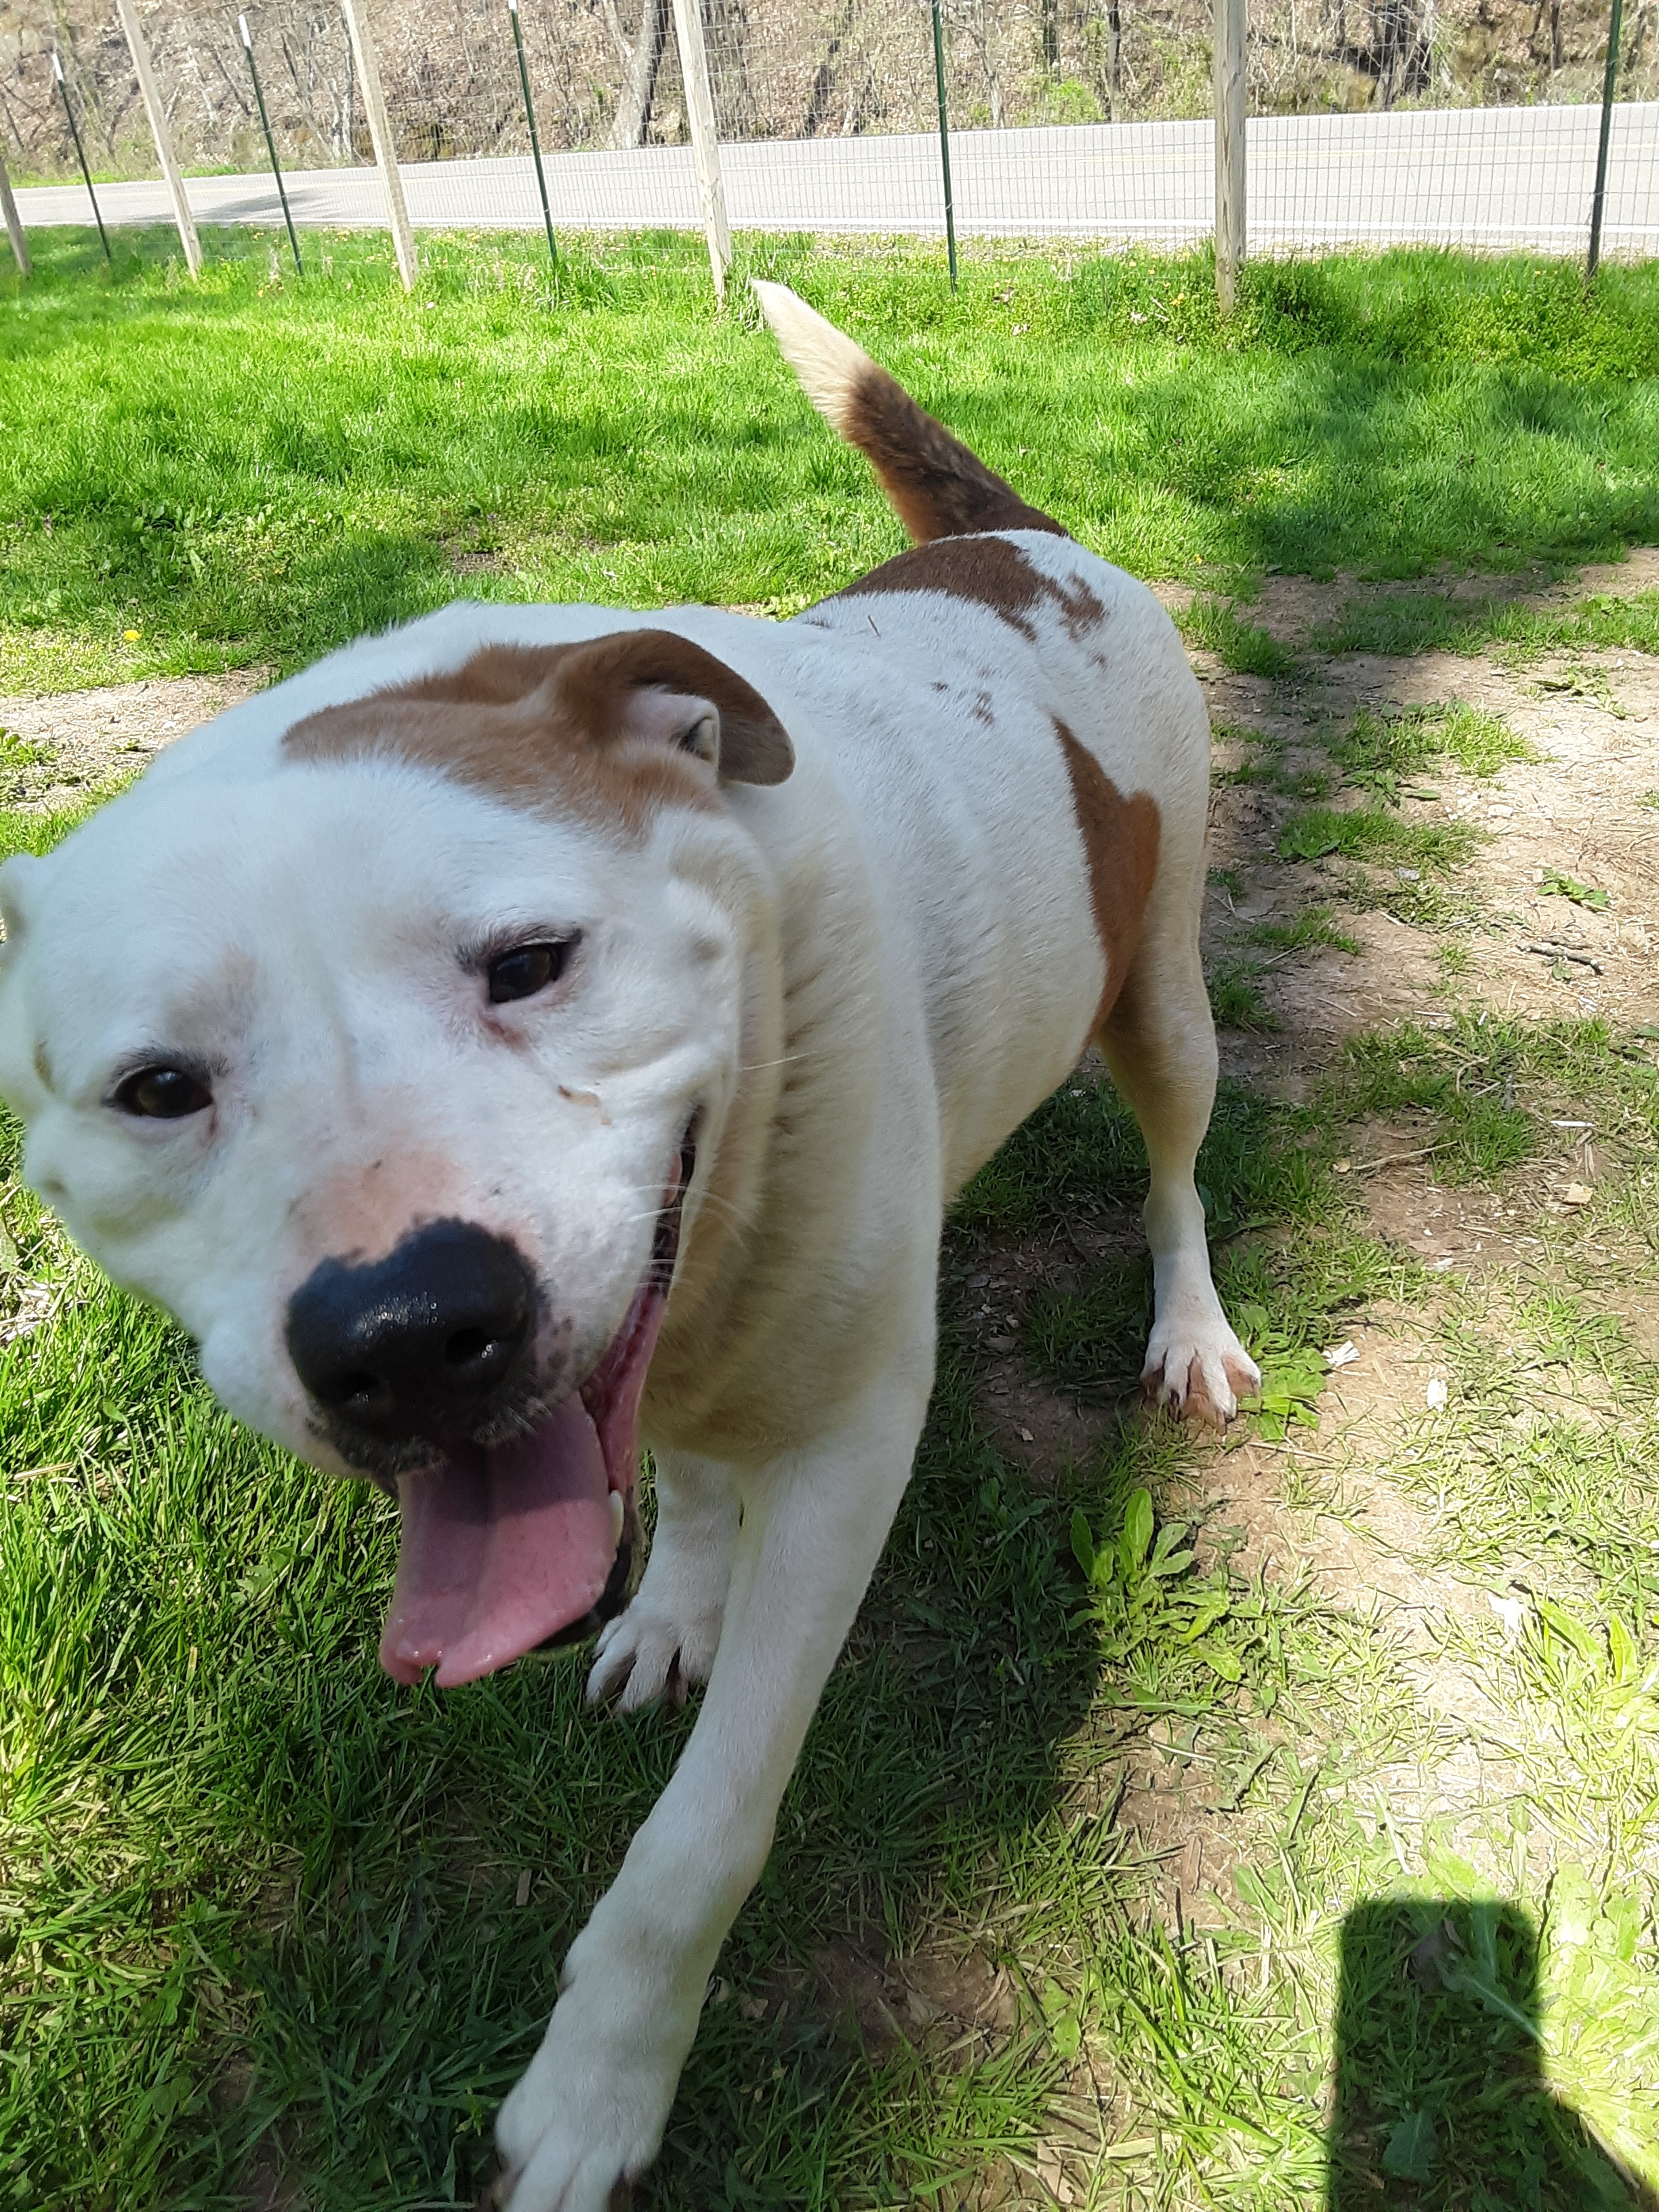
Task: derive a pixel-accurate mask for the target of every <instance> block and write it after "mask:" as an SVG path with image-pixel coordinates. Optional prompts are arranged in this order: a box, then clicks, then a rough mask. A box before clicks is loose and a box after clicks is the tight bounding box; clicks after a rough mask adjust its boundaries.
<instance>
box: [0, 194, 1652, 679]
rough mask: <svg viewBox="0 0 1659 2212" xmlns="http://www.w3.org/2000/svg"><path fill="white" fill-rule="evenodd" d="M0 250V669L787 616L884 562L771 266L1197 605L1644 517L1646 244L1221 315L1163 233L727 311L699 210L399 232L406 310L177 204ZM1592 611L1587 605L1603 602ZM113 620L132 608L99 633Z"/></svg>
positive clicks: (1396, 570)
mask: <svg viewBox="0 0 1659 2212" xmlns="http://www.w3.org/2000/svg"><path fill="white" fill-rule="evenodd" d="M39 245H40V252H39V253H38V256H37V264H36V275H35V277H34V278H33V280H32V281H31V283H28V284H27V286H24V285H21V284H20V283H18V281H17V280H16V278H15V276H12V275H10V274H9V273H5V274H0V297H3V300H4V312H5V313H6V316H7V321H8V340H9V343H8V347H7V349H6V353H5V356H4V358H3V360H0V425H3V437H0V525H3V535H0V654H3V657H4V662H5V668H6V678H5V681H6V683H7V684H9V685H11V686H12V687H13V688H21V687H25V686H29V685H40V686H46V687H50V686H52V685H54V684H77V683H92V682H99V681H108V680H115V679H118V678H125V677H132V676H139V675H148V674H152V673H158V672H166V671H180V670H187V669H210V670H211V669H216V668H219V667H222V666H224V665H228V664H246V663H267V664H270V665H274V666H276V667H277V668H279V669H283V670H287V669H291V668H294V667H295V666H298V665H301V663H303V662H304V661H306V660H307V659H310V658H312V657H313V656H314V655H315V654H316V653H319V652H320V651H321V650H323V649H324V648H325V647H329V646H331V645H334V644H336V643H338V642H339V641H342V640H343V639H345V638H349V637H350V636H352V635H355V634H356V633H357V632H358V631H360V630H362V629H366V628H368V627H372V626H373V625H374V624H377V623H385V622H387V621H390V620H392V619H394V618H396V617H403V616H409V615H413V614H417V613H420V612H422V611H426V610H427V609H428V608H430V607H433V606H435V605H440V604H441V603H442V602H444V601H445V600H447V599H450V598H452V597H453V596H455V595H456V594H457V593H458V592H462V591H466V592H472V593H474V594H480V593H481V594H483V595H484V596H488V597H505V598H532V597H533V598H548V599H597V600H600V601H608V602H621V603H623V604H629V605H647V606H648V605H659V604H662V603H664V602H665V601H669V600H673V599H711V600H719V601H724V602H738V603H744V604H755V603H760V604H773V605H778V606H781V607H783V608H785V609H788V608H790V607H793V606H795V605H800V604H802V603H803V602H804V601H805V600H806V599H811V598H812V597H815V596H817V595H818V594H820V593H822V592H826V591H830V590H833V589H835V588H836V586H839V585H840V584H842V583H843V582H844V581H845V580H847V578H848V576H849V575H850V574H854V573H855V572H856V571H858V570H859V569H861V568H866V567H868V566H870V565H871V564H872V563H873V562H876V561H878V560H879V559H881V558H882V557H884V556H885V555H887V554H890V553H891V552H892V551H894V550H896V549H897V547H898V546H899V544H900V543H901V542H902V538H901V532H900V531H899V528H898V526H897V524H896V521H895V520H894V519H893V518H892V516H891V515H890V513H889V512H888V510H887V509H886V507H885V506H884V502H883V501H881V499H880V497H879V495H878V493H877V492H876V491H875V490H874V489H873V487H872V483H871V482H870V480H869V477H868V474H867V471H866V470H865V468H864V465H863V464H862V463H861V462H860V461H859V460H858V459H857V458H856V456H854V455H853V454H851V453H848V452H846V451H844V450H842V449H841V448H839V447H837V446H836V442H835V441H834V440H833V439H832V438H830V436H829V435H828V433H827V432H826V431H825V430H824V429H823V427H822V426H821V425H820V424H819V423H818V422H817V421H816V419H815V418H814V417H813V416H811V413H810V411H809V410H808V409H807V408H806V406H805V403H804V402H803V401H802V399H801V398H800V397H799V393H798V392H797V391H796V390H795V388H794V386H793V380H792V379H791V378H790V376H789V374H788V373H787V370H786V369H785V368H784V367H783V365H782V364H781V362H780V361H779V360H778V358H777V356H776V353H775V349H774V348H773V347H772V345H771V343H770V342H769V339H768V338H766V337H764V336H763V334H762V332H761V331H760V329H759V327H758V325H757V319H756V317H755V315H754V313H753V311H752V308H751V307H750V306H749V305H748V304H747V301H746V295H744V290H743V285H742V282H741V280H742V277H743V276H744V274H746V273H747V271H748V270H750V269H752V270H757V271H760V272H763V273H769V274H772V275H775V276H780V277H782V278H784V279H786V280H788V281H791V282H793V283H798V284H799V285H800V287H801V288H802V289H803V290H804V291H805V292H806V294H807V295H809V296H811V298H812V299H813V300H814V301H816V302H817V304H819V305H820V306H822V307H823V308H824V310H825V311H826V312H827V313H829V314H831V315H833V316H836V317H838V318H839V319H841V320H842V322H843V323H844V324H846V325H848V327H849V328H850V329H851V330H852V331H854V334H855V335H856V336H858V337H860V339H861V340H863V341H864V342H865V343H867V344H869V345H870V346H872V348H873V349H875V350H876V351H877V352H878V353H879V354H880V355H881V356H882V357H883V358H884V360H885V361H887V362H890V365H891V366H892V367H893V368H894V369H895V370H896V373H897V374H899V375H900V376H901V377H902V378H903V379H904V380H906V381H907V382H908V383H909V384H910V385H911V386H913V387H914V388H915V390H916V392H918V393H919V394H920V396H921V398H923V400H924V401H925V402H926V403H927V404H929V405H931V406H933V407H935V408H937V409H938V410H939V411H940V412H941V413H942V414H943V415H945V417H946V418H947V419H948V420H949V421H950V422H951V424H952V425H953V427H955V428H957V429H958V430H960V431H961V433H962V434H963V436H965V437H966V438H967V439H969V441H970V442H971V443H973V444H974V445H975V447H977V448H978V449H979V450H981V452H983V453H984V454H985V455H986V457H987V459H989V460H990V461H991V462H992V463H993V464H994V465H995V466H997V467H998V468H1000V469H1002V470H1004V471H1006V472H1007V473H1008V474H1009V475H1010V476H1011V477H1013V478H1014V480H1015V481H1016V482H1017V483H1018V485H1019V487H1020V489H1021V490H1022V491H1023V492H1024V493H1025V494H1026V495H1027V496H1029V497H1030V498H1031V499H1032V500H1034V501H1036V502H1038V503H1039V504H1042V505H1043V506H1045V507H1048V508H1050V509H1051V510H1052V511H1054V513H1057V514H1059V515H1060V516H1061V517H1062V518H1063V519H1064V520H1066V522H1067V523H1068V524H1069V525H1070V526H1072V527H1073V529H1075V530H1076V532H1078V534H1079V536H1080V537H1081V538H1084V539H1085V542H1087V543H1088V544H1091V545H1093V546H1094V547H1096V548H1097V550H1100V551H1101V552H1103V553H1104V554H1106V555H1107V556H1109V557H1110V558H1112V559H1114V560H1116V561H1119V562H1122V563H1123V564H1124V565H1126V566H1127V567H1128V568H1131V569H1133V571H1135V572H1136V573H1137V574H1144V575H1150V576H1170V577H1188V578H1190V579H1191V580H1194V582H1197V583H1199V584H1200V585H1202V586H1206V592H1207V599H1206V603H1207V604H1209V605H1211V606H1212V611H1210V612H1200V613H1199V614H1196V615H1194V617H1189V621H1191V622H1194V623H1196V624H1197V625H1198V630H1197V631H1195V632H1194V634H1195V635H1196V634H1198V633H1199V632H1200V631H1202V632H1205V633H1206V634H1207V635H1213V636H1214V637H1215V638H1216V639H1217V640H1218V649H1220V650H1222V651H1223V652H1224V653H1225V654H1226V655H1227V656H1228V657H1230V658H1231V659H1234V660H1236V661H1237V663H1238V665H1244V666H1254V667H1258V668H1263V667H1267V666H1273V667H1279V666H1282V665H1283V653H1284V649H1283V648H1282V647H1277V646H1274V645H1273V641H1271V640H1269V639H1267V638H1266V637H1265V634H1263V633H1261V632H1259V631H1257V630H1256V629H1255V628H1254V627H1253V626H1252V625H1250V624H1249V623H1248V622H1247V621H1246V620H1245V619H1244V618H1243V617H1241V616H1240V615H1238V614H1237V613H1236V612H1234V611H1231V610H1229V609H1226V608H1225V606H1224V605H1222V603H1221V602H1219V601H1218V600H1216V599H1214V596H1213V595H1214V593H1215V592H1216V591H1218V590H1219V591H1222V592H1225V591H1228V590H1237V589H1239V588H1241V587H1245V586H1248V585H1249V581H1250V580H1251V579H1253V578H1255V576H1257V575H1258V574H1261V572H1262V571H1263V570H1265V569H1268V568H1283V569H1294V570H1307V571H1311V572H1314V573H1317V574H1329V573H1331V572H1333V571H1334V569H1336V568H1353V569H1357V570H1359V571H1361V572H1364V573H1368V574H1369V573H1387V574H1402V575H1407V576H1409V575H1414V574H1420V573H1423V572H1425V571H1426V570H1429V569H1431V568H1435V567H1436V566H1437V564H1439V563H1441V562H1453V563H1455V564H1456V565H1459V566H1470V565H1475V566H1488V567H1509V566H1514V565H1516V564H1518V563H1521V562H1528V561H1534V560H1538V561H1543V562H1547V563H1552V564H1554V565H1557V566H1562V565H1569V566H1570V565H1571V564H1573V563H1576V562H1582V561H1584V560H1588V559H1590V558H1594V557H1597V556H1603V555H1607V554H1610V553H1613V552H1616V551H1617V550H1620V548H1622V547H1623V546H1625V545H1626V544H1632V543H1634V542H1638V541H1645V540H1650V539H1651V538H1653V536H1654V535H1655V533H1656V530H1659V469H1656V465H1655V460H1654V456H1655V453H1659V270H1656V268H1654V267H1652V266H1649V267H1646V268H1643V269H1638V270H1622V269H1621V270H1613V269H1609V270H1607V271H1605V272H1604V273H1603V276H1602V277H1601V279H1600V280H1599V281H1598V284H1597V286H1596V288H1595V290H1594V292H1593V293H1592V294H1591V295H1589V296H1588V297H1586V295H1584V293H1583V287H1582V285H1581V284H1580V283H1579V282H1578V279H1577V276H1576V275H1575V274H1574V272H1573V271H1572V270H1571V268H1569V267H1568V266H1567V265H1566V264H1553V263H1551V264H1546V263H1529V262H1526V261H1509V262H1481V261H1462V260H1459V259H1458V258H1455V257H1452V256H1449V255H1442V254H1437V253H1401V254H1389V255H1384V256H1381V257H1373V258H1363V257H1360V258H1352V259H1337V260H1334V261H1331V262H1326V263H1319V264H1259V265H1253V266H1252V267H1251V269H1250V270H1249V271H1248V273H1247V277H1246V282H1245V288H1244V299H1243V307H1242V309H1241V312H1240V313H1239V315H1238V316H1237V318H1236V319H1234V321H1233V322H1232V323H1231V325H1225V326H1224V325H1218V322H1217V320H1216V318H1215V314H1214V308H1213V294H1212V287H1211V286H1210V284H1209V282H1208V276H1207V270H1206V263H1205V262H1204V260H1203V258H1201V257H1197V258H1191V259H1187V260H1169V259H1160V258H1156V257H1148V256H1143V255H1131V256H1128V257H1116V256H1105V257H1091V256H1087V255H1085V256H1081V257H1079V256H1078V255H1076V254H1074V253H1066V254H1064V255H1061V254H1059V253H1055V254H1053V255H1030V256H1025V257H1021V256H1019V255H1018V254H1017V253H1015V252H1012V251H1009V252H1001V253H986V254H984V255H975V256H972V257H969V259H968V260H967V262H966V263H965V265H964V271H963V284H962V289H961V291H960V293H959V294H958V295H957V296H956V297H954V298H953V297H952V295H951V292H950V289H949V287H948V285H947V284H946V283H945V282H944V281H943V276H942V270H941V265H940V260H939V255H938V254H937V253H936V252H933V250H932V249H931V248H926V247H921V246H917V247H910V246H894V247H891V248H888V249H884V250H883V251H882V252H880V253H878V254H873V253H872V252H869V251H868V250H866V249H854V248H848V249H847V250H845V251H842V250H838V249H836V248H834V247H833V246H830V247H826V246H825V245H824V244H823V242H822V241H817V242H812V241H807V240H748V241H745V242H744V245H743V246H742V249H741V252H742V257H743V265H742V266H741V267H740V269H739V270H738V284H737V287H736V289H735V291H734V295H733V296H734V300H735V301H736V302H737V304H736V306H735V307H734V309H733V311H732V312H731V313H727V314H726V315H724V316H721V315H717V314H716V313H714V311H713V309H712V307H711V304H710V301H709V298H708V272H707V267H706V263H705V260H704V257H703V256H702V252H701V248H700V247H699V246H697V245H696V241H695V240H689V239H679V238H662V237H647V238H635V239H629V240H619V241H606V242H604V243H602V244H598V245H596V244H593V243H592V242H587V243H584V242H582V241H579V240H573V241H571V243H570V248H569V251H568V253H567V254H566V256H565V258H564V262H563V264H562V270H561V271H560V273H559V275H558V276H553V275H552V274H551V273H550V271H549V270H548V269H547V266H546V264H545V262H544V260H543V259H538V250H537V247H536V244H535V241H534V240H520V239H516V238H514V239H492V238H489V237H465V238H462V237H455V238H447V239H446V238H431V239H428V240H423V241H422V256H423V274H422V282H421V283H420V285H419V286H418V287H417V289H416V294H415V295H414V297H413V298H412V299H409V300H405V299H404V296H403V294H402V292H401V290H400V289H399V288H398V285H397V283H396V278H395V274H394V272H393V270H392V263H391V258H390V254H389V251H388V249H386V246H384V244H383V243H382V242H380V241H379V240H375V239H374V238H372V237H368V238H360V237H348V236H341V237H328V236H324V235H319V237H318V238H317V239H316V240H315V241H314V244H313V252H312V254H311V256H310V264H309V266H310V273H308V274H307V276H306V278H305V280H304V281H303V283H296V282H295V281H294V280H293V279H291V278H285V279H282V280H280V281H278V282H277V283H275V284H273V283H271V282H270V276H269V264H268V242H267V241H266V240H264V239H262V238H260V237H258V236H253V235H252V234H240V233H238V234H230V233H222V234H213V235H211V236H210V238H209V240H208V254H209V264H208V268H207V270H206V271H205V273H204V278H203V280H202V282H201V283H200V284H199V285H192V284H191V283H189V282H188V281H187V280H186V279H185V277H184V275H183V272H182V270H181V269H180V268H179V264H178V261H177V258H176V253H175V252H173V249H172V248H171V247H169V246H168V244H167V238H166V234H161V233H144V234H131V233H123V234H119V237H118V246H117V260H116V266H115V268H114V270H113V271H112V272H106V271H105V270H104V268H103V266H102V263H101V257H100V254H99V252H98V248H97V245H96V240H95V238H89V237H88V236H85V235H82V234H79V233H75V232H66V231H52V232H46V233H42V234H41V236H40V241H39ZM1623 618H1624V617H1620V619H1623ZM130 629H131V630H136V631H137V633H138V635H137V637H136V638H134V639H129V638H128V637H127V636H126V635H125V633H126V632H127V631H128V630H130ZM1224 632H1225V635H1224Z"/></svg>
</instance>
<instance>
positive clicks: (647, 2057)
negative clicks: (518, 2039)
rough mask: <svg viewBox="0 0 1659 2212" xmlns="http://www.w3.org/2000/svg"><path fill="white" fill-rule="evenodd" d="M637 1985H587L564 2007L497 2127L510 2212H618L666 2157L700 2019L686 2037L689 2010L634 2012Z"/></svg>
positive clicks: (579, 1985) (578, 1984)
mask: <svg viewBox="0 0 1659 2212" xmlns="http://www.w3.org/2000/svg"><path fill="white" fill-rule="evenodd" d="M627 1979H628V1976H627V1972H626V1969H625V1968H624V1969H623V1971H622V1972H621V1973H620V1974H619V1975H618V1976H617V1978H615V1979H612V1980H611V1982H610V1984H609V1986H608V1987H607V1986H605V1981H604V1979H603V1978H601V1977H599V1976H596V1977H595V1978H594V1979H592V1980H590V1979H589V1978H587V1976H586V1975H578V1977H577V1978H576V1980H575V1981H574V1984H572V1985H571V1986H570V1987H569V1988H568V1989H567V1990H566V1992H565V1994H564V1995H563V1996H562V1997H561V1998H560V1999H559V2002H558V2003H557V2004H556V2006H555V2008H554V2011H553V2017H552V2019H551V2021H550V2022H549V2023H548V2029H547V2033H546V2035H545V2036H544V2038H543V2039H542V2047H541V2049H540V2050H539V2051H538V2052H537V2053H536V2056H535V2057H534V2058H533V2059H532V2061H531V2063H530V2067H529V2070H528V2071H527V2072H526V2075H525V2076H524V2078H523V2080H522V2081H520V2083H519V2085H518V2087H516V2088H515V2089H514V2090H513V2093H512V2094H511V2096H509V2097H508V2099H507V2102H506V2103H505V2104H504V2105H503V2106H501V2112H500V2114H499V2116H498V2118H497V2119H496V2122H495V2148H496V2150H497V2152H498V2153H499V2154H500V2157H501V2181H500V2183H499V2184H498V2185H497V2188H496V2199H497V2202H498V2203H499V2204H500V2205H501V2208H502V2212H615V2208H617V2207H618V2206H623V2205H626V2204H627V2203H628V2201H629V2187H628V2185H629V2183H630V2182H631V2181H633V2180H634V2179H635V2178H636V2177H637V2176H638V2175H639V2174H641V2173H643V2172H644V2171H645V2169H646V2167H647V2166H649V2165H650V2163H651V2161H652V2160H653V2158H654V2157H655V2156H656V2154H657V2147H658V2145H659V2143H660V2142H661V2141H662V2131H663V2129H664V2128H665V2126H666V2124H667V2122H668V2112H669V2107H670V2106H671V2105H672V2103H673V2101H674V2085H675V2083H676V2082H677V2081H678V2079H679V2072H680V2068H681V2066H682V2065H683V2064H684V2062H685V2054H686V2051H688V2050H689V2049H690V2044H691V2036H692V2034H694V2033H696V2008H695V2006H693V2007H692V2008H691V2018H690V2029H689V2031H687V2032H684V2033H681V2032H680V2023H679V2022H678V2014H679V2012H680V2011H681V2010H682V2009H684V2008H681V2007H679V2006H678V2005H676V2004H675V2003H674V2002H672V2001H671V2000H669V2001H667V2002H659V2003H655V2004H653V2005H652V2006H650V2007H635V2006H630V2005H629V2003H628V2002H626V2001H625V2000H623V1998H622V1997H621V1995H620V1988H621V1986H622V1985H623V1984H625V1983H626V1981H627ZM590 1991H592V1994H591V1995H590Z"/></svg>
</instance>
